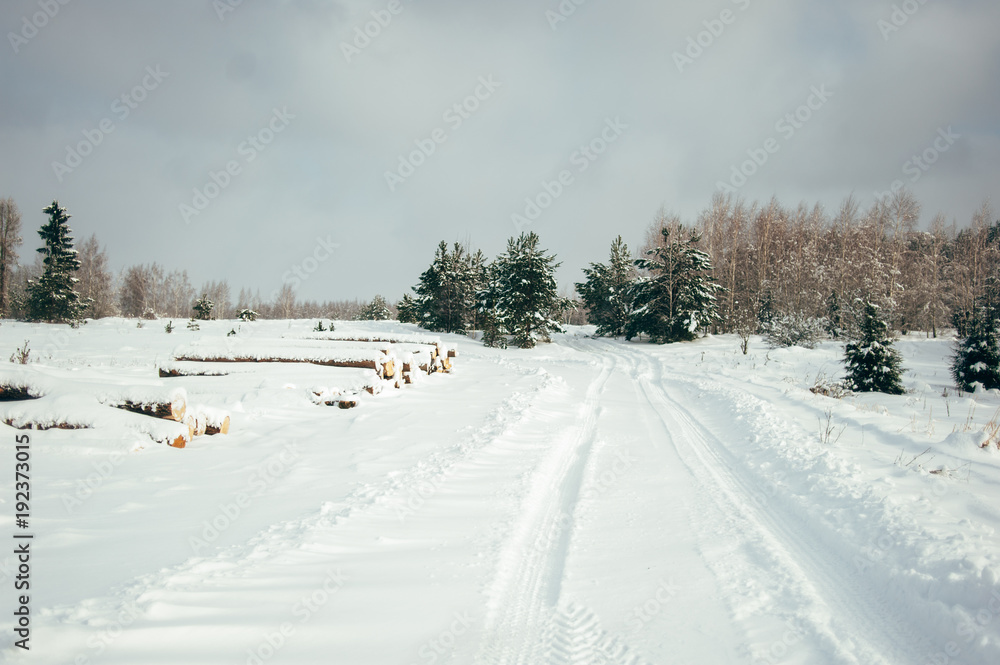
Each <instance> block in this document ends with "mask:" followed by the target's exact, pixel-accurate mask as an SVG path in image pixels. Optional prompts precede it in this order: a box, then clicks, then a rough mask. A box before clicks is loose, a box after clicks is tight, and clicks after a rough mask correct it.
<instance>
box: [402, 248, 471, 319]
mask: <svg viewBox="0 0 1000 665" xmlns="http://www.w3.org/2000/svg"><path fill="white" fill-rule="evenodd" d="M482 260H483V259H482V253H481V252H477V253H476V254H472V253H470V252H469V250H468V248H466V247H463V246H462V245H460V244H459V243H455V245H454V247H453V248H452V250H451V251H449V250H448V243H446V242H444V241H443V240H442V241H441V243H440V244H439V245H438V248H437V251H436V252H435V254H434V261H433V262H432V263H431V266H430V268H428V269H427V270H426V271H425V272H424V273H423V274H422V275H420V283H419V284H418V285H417V286H415V287H414V288H413V291H414V293H415V294H416V298H414V299H413V301H414V303H415V308H414V311H415V312H417V313H418V314H419V319H418V321H417V322H418V323H419V324H420V325H421V326H422V327H424V328H426V329H427V330H432V331H435V332H447V333H460V334H464V333H465V332H466V330H467V329H468V327H469V326H470V325H474V320H475V311H476V309H475V307H476V290H477V288H478V275H479V266H478V263H481V262H482ZM406 305H407V307H409V306H410V303H406ZM407 316H409V314H407Z"/></svg>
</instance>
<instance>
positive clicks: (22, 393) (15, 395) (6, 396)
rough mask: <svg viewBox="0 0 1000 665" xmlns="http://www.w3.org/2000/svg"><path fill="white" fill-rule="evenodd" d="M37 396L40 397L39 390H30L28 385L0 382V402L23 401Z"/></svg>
mask: <svg viewBox="0 0 1000 665" xmlns="http://www.w3.org/2000/svg"><path fill="white" fill-rule="evenodd" d="M39 397H41V394H40V392H38V391H36V390H32V389H31V388H30V387H29V386H19V385H11V384H0V402H25V401H27V400H29V399H38V398H39Z"/></svg>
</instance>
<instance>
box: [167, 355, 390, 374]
mask: <svg viewBox="0 0 1000 665" xmlns="http://www.w3.org/2000/svg"><path fill="white" fill-rule="evenodd" d="M175 360H177V361H178V362H196V363H197V362H205V363H287V364H302V363H306V364H310V365H321V366H323V367H348V368H353V369H371V370H375V371H376V372H378V371H379V369H380V367H381V365H382V363H378V362H376V361H374V360H319V359H315V360H310V359H302V360H300V359H294V358H254V357H236V358H192V357H189V356H188V357H184V356H182V357H179V358H176V359H175Z"/></svg>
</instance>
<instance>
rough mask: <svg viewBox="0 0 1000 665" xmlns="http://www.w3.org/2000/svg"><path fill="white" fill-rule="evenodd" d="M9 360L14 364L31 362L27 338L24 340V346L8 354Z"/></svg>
mask: <svg viewBox="0 0 1000 665" xmlns="http://www.w3.org/2000/svg"><path fill="white" fill-rule="evenodd" d="M10 361H11V362H12V363H14V364H15V365H27V364H28V363H29V362H31V349H29V348H28V340H24V346H22V347H21V348H19V349H16V350H15V351H14V353H12V354H10Z"/></svg>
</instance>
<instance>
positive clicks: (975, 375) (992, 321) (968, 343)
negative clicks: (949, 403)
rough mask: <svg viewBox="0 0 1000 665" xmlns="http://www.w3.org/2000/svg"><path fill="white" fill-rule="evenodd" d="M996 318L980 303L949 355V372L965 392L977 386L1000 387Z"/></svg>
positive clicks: (999, 352)
mask: <svg viewBox="0 0 1000 665" xmlns="http://www.w3.org/2000/svg"><path fill="white" fill-rule="evenodd" d="M997 338H998V334H997V319H996V318H995V317H994V316H993V315H991V313H990V309H989V308H987V307H980V308H979V309H978V310H976V312H974V313H973V315H972V316H971V317H970V318H969V321H968V326H967V336H966V337H965V339H963V340H962V341H961V342H959V344H958V346H957V348H956V349H955V355H954V356H953V357H952V363H951V374H952V376H953V377H955V383H957V384H958V387H959V388H961V389H962V390H964V391H966V392H975V389H976V386H977V385H979V386H982V387H983V388H984V389H986V390H993V389H1000V346H998V342H997Z"/></svg>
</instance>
